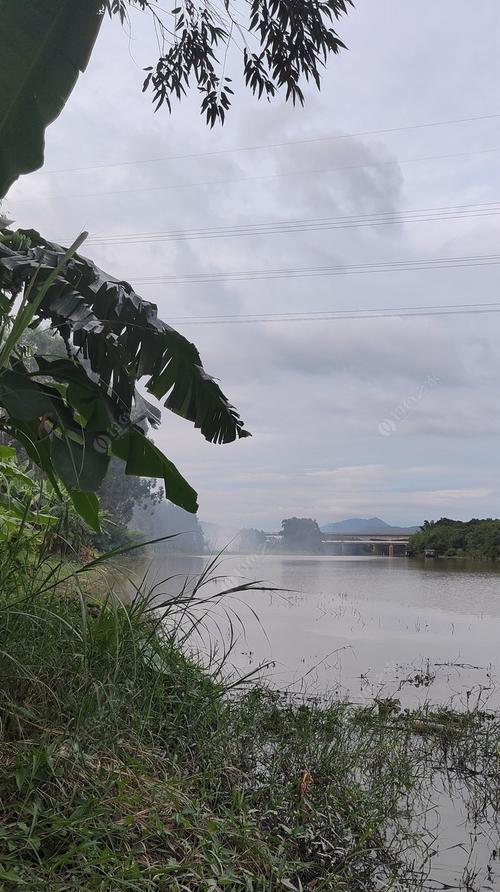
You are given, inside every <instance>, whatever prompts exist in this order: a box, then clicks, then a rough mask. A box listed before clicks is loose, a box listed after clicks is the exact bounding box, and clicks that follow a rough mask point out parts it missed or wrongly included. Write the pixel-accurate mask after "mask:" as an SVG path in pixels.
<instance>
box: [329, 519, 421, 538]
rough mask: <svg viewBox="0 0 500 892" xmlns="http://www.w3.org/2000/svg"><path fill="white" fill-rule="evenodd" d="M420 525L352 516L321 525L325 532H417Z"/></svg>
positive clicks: (409, 533)
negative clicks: (398, 525)
mask: <svg viewBox="0 0 500 892" xmlns="http://www.w3.org/2000/svg"><path fill="white" fill-rule="evenodd" d="M418 529H419V527H393V526H391V525H390V524H389V523H386V522H385V520H381V519H380V517H351V518H350V519H349V520H338V521H337V522H336V523H325V524H324V525H323V526H322V527H321V531H322V532H323V533H355V534H360V535H361V534H369V533H394V534H397V533H401V534H403V533H408V535H409V536H410V535H411V534H412V533H416V532H417V530H418Z"/></svg>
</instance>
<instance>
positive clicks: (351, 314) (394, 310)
mask: <svg viewBox="0 0 500 892" xmlns="http://www.w3.org/2000/svg"><path fill="white" fill-rule="evenodd" d="M490 307H493V308H496V307H499V308H500V301H492V302H490V303H480V304H476V303H465V304H427V305H426V304H421V305H420V306H413V307H378V308H373V309H371V310H370V309H369V308H364V309H361V310H353V309H352V308H349V309H347V310H304V311H300V310H296V311H295V312H287V313H233V314H230V313H219V314H214V315H208V316H196V317H194V316H173V317H170V321H171V322H176V323H182V322H185V321H192V320H193V319H196V320H200V321H205V320H213V321H214V322H217V321H218V320H220V319H256V318H258V319H261V320H266V319H269V320H270V321H276V322H280V321H284V322H286V321H287V319H288V318H291V319H293V320H294V321H295V320H299V319H300V318H301V317H307V318H308V319H311V320H314V318H319V319H322V318H324V317H325V316H330V315H331V316H332V317H333V316H334V317H335V318H338V319H342V318H344V316H345V317H346V318H348V319H357V318H358V314H360V313H361V314H363V313H368V312H369V313H380V314H385V313H389V314H391V315H392V314H394V315H397V316H399V315H400V314H401V313H408V314H410V313H414V312H422V313H424V312H425V311H427V310H430V311H434V310H456V311H457V312H458V311H459V310H472V311H475V310H481V311H486V309H488V308H490ZM360 318H363V316H360Z"/></svg>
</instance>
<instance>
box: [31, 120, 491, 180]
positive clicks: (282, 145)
mask: <svg viewBox="0 0 500 892" xmlns="http://www.w3.org/2000/svg"><path fill="white" fill-rule="evenodd" d="M495 118H500V113H494V114H489V115H475V116H472V117H468V118H454V119H452V120H445V121H430V122H428V123H423V124H406V125H403V126H401V127H386V128H385V129H383V130H360V131H358V132H357V133H341V134H331V135H326V136H314V137H310V138H306V139H292V140H288V141H287V142H275V143H261V144H259V145H252V146H234V147H233V148H227V149H214V150H212V151H210V152H188V153H184V154H181V155H163V156H160V157H158V158H137V159H132V160H127V161H107V162H104V163H100V164H90V165H87V166H86V167H59V168H49V169H48V170H44V171H41V173H46V174H52V173H80V172H82V171H87V170H102V169H104V168H110V167H130V166H132V165H137V164H158V163H159V162H162V161H183V160H185V159H187V158H210V157H213V156H216V155H229V154H233V153H234V152H254V151H260V150H264V149H281V148H285V147H286V146H297V145H309V144H311V143H317V142H334V141H337V140H342V139H358V138H359V137H362V136H383V135H387V134H388V133H402V132H403V131H405V130H421V129H424V128H430V127H445V126H449V125H452V124H466V123H469V122H471V121H489V120H493V119H495Z"/></svg>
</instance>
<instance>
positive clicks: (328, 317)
mask: <svg viewBox="0 0 500 892" xmlns="http://www.w3.org/2000/svg"><path fill="white" fill-rule="evenodd" d="M487 313H500V305H498V306H497V307H496V308H495V307H489V308H487V307H485V308H478V309H469V310H438V309H436V310H425V311H424V312H422V313H421V312H414V313H406V312H397V313H377V312H373V313H359V312H357V313H355V314H352V315H348V314H344V315H340V316H337V315H334V314H325V315H323V316H319V315H314V316H306V315H301V316H297V317H294V316H289V317H287V318H272V319H269V318H267V317H266V318H264V317H262V318H260V317H255V318H245V319H237V318H234V317H228V318H227V319H218V320H213V321H211V320H207V319H202V318H200V319H196V318H195V317H193V318H192V319H186V320H185V321H183V322H182V323H178V324H179V325H182V326H185V325H236V324H237V325H243V324H258V323H261V324H267V323H268V322H272V323H275V322H341V321H343V320H346V319H350V320H353V319H410V318H413V319H415V318H417V317H428V316H471V315H472V316H480V315H484V314H487Z"/></svg>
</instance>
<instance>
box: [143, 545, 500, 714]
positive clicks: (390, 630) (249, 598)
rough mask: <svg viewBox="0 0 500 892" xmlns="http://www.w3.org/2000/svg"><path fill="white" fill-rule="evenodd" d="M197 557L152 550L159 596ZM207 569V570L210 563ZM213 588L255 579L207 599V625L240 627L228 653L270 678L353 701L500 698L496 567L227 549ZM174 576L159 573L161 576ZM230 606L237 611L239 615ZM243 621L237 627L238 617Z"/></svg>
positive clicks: (208, 589) (499, 579) (458, 703)
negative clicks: (212, 601)
mask: <svg viewBox="0 0 500 892" xmlns="http://www.w3.org/2000/svg"><path fill="white" fill-rule="evenodd" d="M206 563H207V558H206V557H192V556H178V555H171V556H168V557H154V558H153V559H152V561H151V562H150V569H149V582H150V584H152V583H153V582H154V583H156V584H159V587H158V590H157V593H156V597H157V599H158V600H162V599H163V597H164V596H165V595H166V594H173V593H175V591H176V590H178V588H179V586H180V584H181V582H182V581H183V580H184V578H185V577H187V576H189V577H190V578H191V579H192V580H193V579H194V578H196V576H197V575H198V574H199V573H200V572H201V571H202V570H203V568H204V566H205V565H206ZM214 572H215V571H214ZM216 572H217V575H218V576H219V577H221V576H222V577H224V578H220V579H219V580H218V581H217V583H214V584H213V585H207V586H205V587H204V589H203V592H204V594H205V596H209V595H212V594H213V592H214V590H216V589H218V590H222V589H224V588H228V587H231V586H235V585H238V584H239V583H240V582H241V581H243V580H246V581H251V580H259V581H261V583H262V584H264V585H269V587H270V588H272V589H279V591H270V590H267V591H248V592H244V593H238V594H237V595H233V596H232V597H229V598H227V599H226V600H225V601H224V602H223V603H222V604H221V605H219V607H217V608H216V607H215V606H214V608H213V615H212V617H211V620H207V622H208V624H209V630H210V632H211V633H212V634H213V635H214V636H215V637H218V636H219V637H220V632H219V631H217V629H216V623H215V619H216V618H217V621H218V622H217V625H218V626H219V627H220V626H222V629H223V631H222V638H224V637H226V640H227V635H228V626H227V623H226V622H225V621H224V612H225V611H227V612H228V613H229V614H230V616H231V617H232V620H233V630H234V631H235V634H236V635H237V636H238V641H237V642H236V645H235V646H234V648H233V650H232V653H231V658H230V661H231V662H232V664H234V666H235V667H236V669H237V670H239V671H242V670H243V671H246V672H247V671H249V670H250V669H251V668H256V667H257V666H258V665H259V664H262V663H271V664H272V665H270V666H269V668H268V669H264V670H263V671H262V675H263V676H264V677H265V679H266V681H267V682H268V683H269V684H271V685H273V686H275V687H278V688H286V689H289V688H292V689H293V690H294V691H297V692H299V691H301V692H305V693H308V694H311V695H315V694H324V693H336V692H338V693H340V694H342V695H345V696H347V697H348V698H350V699H351V700H352V701H354V702H358V701H364V700H367V699H372V698H373V696H378V697H380V696H384V697H390V696H391V697H398V698H399V699H400V700H401V702H402V704H403V705H404V706H414V705H417V703H421V702H422V701H423V700H430V701H432V702H441V703H447V704H450V703H451V704H452V705H453V706H455V707H456V708H464V707H465V708H466V707H467V705H469V706H473V705H477V703H479V704H481V705H483V706H485V705H488V706H492V707H493V706H498V705H499V703H500V698H499V691H498V690H497V687H496V677H497V672H498V671H499V670H500V646H499V644H500V566H495V565H476V564H469V565H467V564H465V563H464V562H463V561H441V560H426V561H416V560H409V559H405V558H393V559H388V558H372V557H316V556H305V555H304V556H302V555H225V556H224V557H223V559H222V561H221V563H220V565H219V567H218V569H217V571H216ZM172 576H175V578H174V579H171V580H170V581H168V582H165V583H163V584H162V583H161V580H163V579H166V578H167V577H172ZM236 616H237V617H238V620H239V623H238V621H236ZM240 623H241V625H240Z"/></svg>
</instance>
